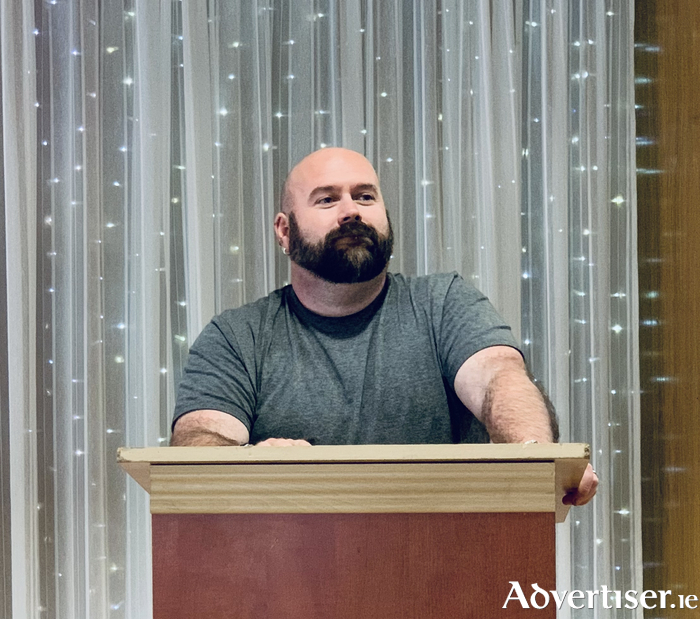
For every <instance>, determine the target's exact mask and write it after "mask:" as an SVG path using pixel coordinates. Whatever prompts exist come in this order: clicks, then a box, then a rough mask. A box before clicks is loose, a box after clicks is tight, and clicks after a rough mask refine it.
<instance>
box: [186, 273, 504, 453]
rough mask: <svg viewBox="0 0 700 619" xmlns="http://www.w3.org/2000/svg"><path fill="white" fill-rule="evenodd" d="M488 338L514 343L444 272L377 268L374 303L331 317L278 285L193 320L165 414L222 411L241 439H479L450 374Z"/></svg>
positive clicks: (481, 302)
mask: <svg viewBox="0 0 700 619" xmlns="http://www.w3.org/2000/svg"><path fill="white" fill-rule="evenodd" d="M496 345H506V346H512V347H514V348H516V347H517V345H516V343H515V340H514V339H513V336H512V334H511V332H510V328H509V327H508V326H506V325H505V324H504V323H503V320H502V319H501V318H500V317H499V316H498V314H497V313H496V311H495V310H494V309H493V307H492V306H491V304H490V303H489V301H488V299H487V298H486V297H485V296H484V295H483V294H481V293H480V292H479V291H477V290H476V289H475V288H473V287H472V286H470V285H468V284H466V283H465V282H464V280H463V279H462V278H461V277H460V276H459V275H457V274H456V273H451V274H439V275H428V276H424V277H404V276H402V275H399V274H392V273H389V274H388V277H387V283H386V286H385V287H384V290H383V291H382V293H381V294H380V295H379V296H378V297H377V299H375V300H374V301H373V302H372V303H371V304H370V305H369V306H368V307H366V308H365V309H363V310H362V311H360V312H358V313H356V314H353V315H351V316H344V317H341V318H331V317H324V316H319V315H318V314H315V313H313V312H311V311H309V310H308V309H306V308H305V307H304V306H303V305H302V304H301V303H300V301H299V300H298V298H297V297H296V295H295V294H294V290H293V289H292V287H291V286H285V287H284V288H281V289H280V290H276V291H274V292H273V293H271V294H270V295H268V296H267V297H265V298H263V299H260V300H258V301H256V302H254V303H251V304H248V305H245V306H243V307H240V308H238V309H233V310H227V311H225V312H223V313H222V314H220V315H219V316H216V317H215V318H214V319H213V320H212V321H211V323H209V325H207V326H206V327H205V328H204V330H203V331H202V333H201V334H200V336H199V337H198V338H197V340H196V341H195V343H194V344H193V346H192V348H191V350H190V355H189V358H188V361H187V367H186V368H185V372H184V376H183V380H182V382H181V383H180V387H179V391H178V398H177V404H176V407H175V419H177V418H178V417H179V416H180V415H183V414H185V413H187V412H190V411H193V410H200V409H213V410H218V411H223V412H225V413H229V414H231V415H233V416H234V417H236V418H237V419H239V420H240V421H242V422H243V423H244V424H245V426H246V427H247V428H248V430H249V431H250V442H251V443H256V442H258V441H261V440H264V439H266V438H270V437H281V438H304V439H307V440H311V441H312V442H315V443H317V444H329V445H330V444H336V445H337V444H400V443H404V444H410V443H414V444H415V443H453V442H460V441H466V440H470V441H483V440H484V438H485V436H484V433H483V428H480V429H477V432H476V434H475V427H476V426H480V424H478V422H476V420H474V418H473V416H472V415H471V413H470V412H469V411H468V410H467V409H466V408H465V407H464V406H463V405H462V403H461V402H460V401H459V399H458V398H457V397H456V395H455V393H454V389H453V387H454V379H455V375H456V374H457V370H459V368H460V367H461V365H462V364H463V363H464V361H465V360H466V359H468V358H469V357H470V356H471V355H473V354H474V353H475V352H477V351H479V350H482V349H483V348H487V347H489V346H496ZM173 423H174V422H173Z"/></svg>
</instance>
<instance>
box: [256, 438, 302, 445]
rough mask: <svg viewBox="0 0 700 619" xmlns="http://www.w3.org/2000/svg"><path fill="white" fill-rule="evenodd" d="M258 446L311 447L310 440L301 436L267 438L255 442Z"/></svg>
mask: <svg viewBox="0 0 700 619" xmlns="http://www.w3.org/2000/svg"><path fill="white" fill-rule="evenodd" d="M255 446H256V447H311V443H309V441H305V440H304V439H301V438H298V439H296V438H267V439H265V440H264V441H260V442H259V443H255Z"/></svg>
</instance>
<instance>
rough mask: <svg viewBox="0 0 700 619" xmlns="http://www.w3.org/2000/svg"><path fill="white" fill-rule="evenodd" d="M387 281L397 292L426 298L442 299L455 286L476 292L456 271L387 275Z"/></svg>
mask: <svg viewBox="0 0 700 619" xmlns="http://www.w3.org/2000/svg"><path fill="white" fill-rule="evenodd" d="M387 275H388V277H389V280H390V282H391V284H392V285H393V286H395V287H396V288H397V289H399V290H402V289H403V290H407V291H409V292H410V293H411V294H412V295H419V296H427V297H431V298H432V297H435V296H437V297H444V296H446V295H447V294H448V292H449V291H450V289H452V288H453V287H455V286H459V287H460V288H466V289H471V290H476V289H475V288H474V287H473V286H471V285H470V284H468V283H467V282H465V281H464V278H463V277H462V276H461V275H460V274H459V273H457V272H456V271H451V272H447V273H431V274H429V275H403V274H402V273H388V274H387Z"/></svg>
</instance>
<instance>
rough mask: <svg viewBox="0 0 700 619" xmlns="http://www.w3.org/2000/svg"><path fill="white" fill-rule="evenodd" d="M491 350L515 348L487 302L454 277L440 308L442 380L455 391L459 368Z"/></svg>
mask: <svg viewBox="0 0 700 619" xmlns="http://www.w3.org/2000/svg"><path fill="white" fill-rule="evenodd" d="M490 346H511V347H512V348H515V349H516V350H519V348H518V344H517V342H516V341H515V338H514V337H513V334H512V333H511V330H510V327H509V326H508V325H507V324H505V322H504V321H503V319H502V318H501V317H500V316H499V314H498V312H497V311H496V310H495V309H494V307H493V305H491V303H490V302H489V300H488V298H487V297H486V296H485V295H484V294H482V293H481V292H479V291H478V290H477V289H476V288H474V287H473V286H470V285H469V284H467V283H466V282H465V281H464V279H463V278H462V277H461V276H460V275H458V274H457V273H454V274H453V276H452V280H451V281H450V282H449V284H448V287H447V291H446V293H445V297H444V302H443V305H442V313H441V320H440V328H439V331H438V347H439V354H440V362H441V364H442V372H443V376H444V377H445V378H446V379H447V380H448V381H449V384H450V386H453V387H454V380H455V376H456V375H457V371H458V370H459V368H460V367H462V364H463V363H464V362H465V361H466V360H467V359H469V357H471V356H472V355H473V354H474V353H476V352H479V351H480V350H483V349H484V348H489V347H490Z"/></svg>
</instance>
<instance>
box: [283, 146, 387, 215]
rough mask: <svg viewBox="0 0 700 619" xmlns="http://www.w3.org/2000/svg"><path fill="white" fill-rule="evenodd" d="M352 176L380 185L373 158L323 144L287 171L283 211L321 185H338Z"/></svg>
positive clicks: (287, 211)
mask: <svg viewBox="0 0 700 619" xmlns="http://www.w3.org/2000/svg"><path fill="white" fill-rule="evenodd" d="M348 178H355V179H356V180H357V181H358V183H359V182H361V179H362V182H365V183H366V184H368V185H374V186H376V187H377V188H379V179H378V178H377V173H376V172H375V170H374V168H373V167H372V164H371V163H370V162H369V160H368V159H367V158H366V157H365V156H364V155H361V154H360V153H358V152H355V151H354V150H349V149H347V148H321V149H320V150H317V151H314V152H313V153H311V154H310V155H307V156H306V157H304V158H303V159H302V160H301V161H300V162H299V163H297V165H295V166H294V167H293V168H292V170H291V171H290V172H289V174H288V175H287V179H286V180H285V182H284V187H283V188H282V205H281V206H282V212H283V213H289V212H291V210H292V208H293V207H294V205H295V204H296V203H298V202H299V200H303V201H306V200H307V199H308V197H309V196H310V195H311V193H312V192H313V191H314V190H315V189H317V188H319V187H329V186H333V185H337V184H339V183H340V182H343V181H344V180H346V179H348Z"/></svg>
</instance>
